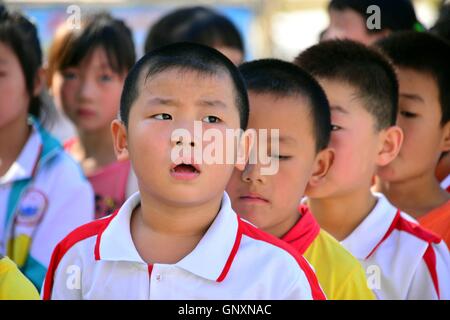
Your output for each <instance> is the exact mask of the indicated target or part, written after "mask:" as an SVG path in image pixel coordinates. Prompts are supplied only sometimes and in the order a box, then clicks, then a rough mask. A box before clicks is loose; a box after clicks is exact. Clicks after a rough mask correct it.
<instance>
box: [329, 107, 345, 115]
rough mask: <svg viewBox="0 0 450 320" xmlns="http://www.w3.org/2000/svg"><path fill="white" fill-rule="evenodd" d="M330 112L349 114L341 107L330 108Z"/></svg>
mask: <svg viewBox="0 0 450 320" xmlns="http://www.w3.org/2000/svg"><path fill="white" fill-rule="evenodd" d="M330 110H331V111H337V112H340V113H343V114H349V112H348V111H347V110H346V109H344V108H343V107H341V106H330Z"/></svg>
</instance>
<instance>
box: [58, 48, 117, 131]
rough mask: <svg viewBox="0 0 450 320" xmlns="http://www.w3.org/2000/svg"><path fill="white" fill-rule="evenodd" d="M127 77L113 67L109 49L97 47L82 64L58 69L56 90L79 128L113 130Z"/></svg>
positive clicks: (65, 109)
mask: <svg viewBox="0 0 450 320" xmlns="http://www.w3.org/2000/svg"><path fill="white" fill-rule="evenodd" d="M124 80H125V77H124V75H119V74H118V73H116V72H115V71H113V70H112V69H111V67H110V65H109V62H108V58H107V56H106V52H105V50H104V49H102V48H97V49H94V51H93V52H92V53H91V54H90V55H88V56H87V57H86V58H85V59H83V60H82V62H81V63H80V64H79V65H78V66H75V67H68V68H66V69H64V70H62V71H60V72H59V71H58V72H56V73H55V74H54V76H53V80H52V92H53V95H54V96H55V101H56V103H57V104H61V106H62V107H63V109H64V112H65V113H66V115H67V116H68V117H69V119H70V120H71V121H72V122H73V123H74V124H75V125H76V126H77V128H78V129H79V130H81V131H96V130H99V129H102V128H108V129H109V125H110V124H111V121H112V120H113V119H115V118H116V117H117V111H118V110H119V105H120V95H121V93H122V87H123V83H124Z"/></svg>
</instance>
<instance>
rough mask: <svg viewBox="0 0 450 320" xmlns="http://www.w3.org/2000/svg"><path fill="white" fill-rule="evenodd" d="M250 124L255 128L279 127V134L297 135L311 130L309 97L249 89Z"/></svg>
mask: <svg viewBox="0 0 450 320" xmlns="http://www.w3.org/2000/svg"><path fill="white" fill-rule="evenodd" d="M249 97H250V125H252V126H253V127H254V128H255V129H279V130H280V134H283V135H287V136H293V137H295V136H297V135H299V134H300V132H301V131H303V130H305V131H311V132H312V126H313V121H312V115H311V106H310V101H309V99H308V98H307V97H306V96H304V95H301V94H299V95H284V96H283V95H281V94H274V93H269V92H266V93H258V92H254V91H253V92H252V91H251V90H250V91H249Z"/></svg>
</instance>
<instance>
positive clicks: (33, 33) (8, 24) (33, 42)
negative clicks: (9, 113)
mask: <svg viewBox="0 0 450 320" xmlns="http://www.w3.org/2000/svg"><path fill="white" fill-rule="evenodd" d="M0 42H2V43H3V44H5V45H6V46H8V47H9V48H10V49H11V50H12V51H13V52H14V54H15V55H16V57H17V59H18V60H19V63H20V66H21V68H22V72H23V74H24V78H25V83H26V89H27V93H28V95H29V97H30V105H29V107H28V113H29V114H31V115H33V116H35V117H36V118H41V119H42V116H43V115H46V116H48V115H49V114H48V113H49V112H50V110H47V109H45V104H43V103H42V101H41V99H40V97H39V96H35V95H34V93H33V92H34V85H35V81H36V77H37V75H38V72H39V69H40V68H41V66H42V50H41V45H40V41H39V38H38V31H37V28H36V26H35V25H34V24H33V23H31V22H30V21H29V20H28V19H27V18H26V17H25V16H24V15H22V14H21V13H19V12H10V11H8V9H7V8H6V7H5V6H3V5H1V4H0ZM44 109H45V110H44ZM44 113H45V114H44Z"/></svg>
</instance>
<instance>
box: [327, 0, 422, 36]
mask: <svg viewBox="0 0 450 320" xmlns="http://www.w3.org/2000/svg"><path fill="white" fill-rule="evenodd" d="M371 5H376V6H378V7H379V8H380V11H381V15H380V20H381V29H373V30H372V29H367V31H368V32H369V33H376V32H380V31H383V30H386V29H388V30H391V31H400V30H416V29H422V28H423V26H422V25H421V24H420V22H419V21H418V20H417V16H416V12H415V10H414V6H413V4H412V3H411V0H331V1H330V3H329V6H328V8H329V9H334V10H339V11H341V10H345V9H351V10H353V11H356V12H357V13H358V14H360V15H361V16H362V17H363V18H364V19H367V18H369V16H370V15H371V14H372V13H367V8H368V7H369V6H371Z"/></svg>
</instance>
